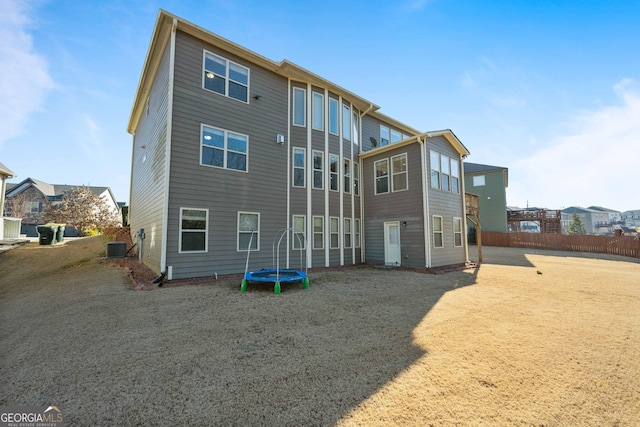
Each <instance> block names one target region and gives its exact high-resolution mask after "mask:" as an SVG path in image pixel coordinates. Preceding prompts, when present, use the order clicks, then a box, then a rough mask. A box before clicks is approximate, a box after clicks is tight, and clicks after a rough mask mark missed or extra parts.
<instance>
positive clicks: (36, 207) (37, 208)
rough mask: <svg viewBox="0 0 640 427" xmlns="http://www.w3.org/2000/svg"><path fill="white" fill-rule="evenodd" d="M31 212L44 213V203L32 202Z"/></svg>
mask: <svg viewBox="0 0 640 427" xmlns="http://www.w3.org/2000/svg"><path fill="white" fill-rule="evenodd" d="M29 212H30V213H40V212H42V203H40V202H30V206H29Z"/></svg>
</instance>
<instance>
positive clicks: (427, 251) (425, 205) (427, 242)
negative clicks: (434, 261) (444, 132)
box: [417, 134, 431, 268]
mask: <svg viewBox="0 0 640 427" xmlns="http://www.w3.org/2000/svg"><path fill="white" fill-rule="evenodd" d="M428 138H429V134H426V135H425V136H424V141H423V140H422V137H421V136H418V137H417V139H418V143H419V144H420V161H421V162H422V167H423V169H424V173H423V174H422V177H421V178H422V211H423V212H424V213H423V215H422V221H423V227H424V263H425V267H426V268H431V231H430V227H429V187H428V184H429V182H428V181H427V173H428V172H429V167H428V166H427V139H428Z"/></svg>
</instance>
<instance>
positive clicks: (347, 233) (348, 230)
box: [344, 218, 351, 248]
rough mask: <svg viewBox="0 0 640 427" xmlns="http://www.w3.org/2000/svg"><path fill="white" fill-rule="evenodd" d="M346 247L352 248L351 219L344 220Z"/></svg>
mask: <svg viewBox="0 0 640 427" xmlns="http://www.w3.org/2000/svg"><path fill="white" fill-rule="evenodd" d="M344 247H345V248H350V247H351V218H345V219H344Z"/></svg>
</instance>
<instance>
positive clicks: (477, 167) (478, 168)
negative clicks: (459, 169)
mask: <svg viewBox="0 0 640 427" xmlns="http://www.w3.org/2000/svg"><path fill="white" fill-rule="evenodd" d="M497 170H504V171H508V170H509V169H508V168H505V167H502V166H491V165H483V164H480V163H470V162H464V172H465V173H476V172H489V171H497Z"/></svg>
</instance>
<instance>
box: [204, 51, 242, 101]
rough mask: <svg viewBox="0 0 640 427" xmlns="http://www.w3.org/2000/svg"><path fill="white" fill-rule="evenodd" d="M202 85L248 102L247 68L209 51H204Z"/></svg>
mask: <svg viewBox="0 0 640 427" xmlns="http://www.w3.org/2000/svg"><path fill="white" fill-rule="evenodd" d="M203 68H204V70H203V71H204V76H203V87H204V88H205V89H207V90H210V91H212V92H216V93H219V94H220V95H225V96H228V97H229V98H234V99H237V100H238V101H242V102H249V97H248V94H249V69H248V68H247V67H243V66H242V65H238V64H236V63H234V62H231V61H228V60H226V59H225V58H223V57H221V56H218V55H215V54H213V53H211V52H207V51H205V52H204V67H203Z"/></svg>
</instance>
